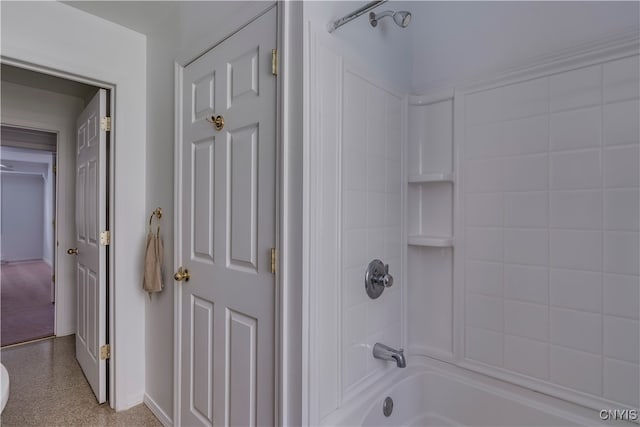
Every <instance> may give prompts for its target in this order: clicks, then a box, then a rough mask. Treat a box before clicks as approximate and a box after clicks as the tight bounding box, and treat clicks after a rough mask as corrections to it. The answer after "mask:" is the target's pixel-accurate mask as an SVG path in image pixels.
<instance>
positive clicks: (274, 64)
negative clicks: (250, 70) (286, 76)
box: [271, 49, 278, 76]
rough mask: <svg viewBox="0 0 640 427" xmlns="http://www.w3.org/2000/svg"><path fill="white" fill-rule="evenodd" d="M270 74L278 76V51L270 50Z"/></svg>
mask: <svg viewBox="0 0 640 427" xmlns="http://www.w3.org/2000/svg"><path fill="white" fill-rule="evenodd" d="M271 74H273V75H274V76H277V75H278V49H271Z"/></svg>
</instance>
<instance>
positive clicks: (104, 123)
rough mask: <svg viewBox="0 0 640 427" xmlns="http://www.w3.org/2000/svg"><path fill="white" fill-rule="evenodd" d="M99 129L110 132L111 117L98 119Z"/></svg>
mask: <svg viewBox="0 0 640 427" xmlns="http://www.w3.org/2000/svg"><path fill="white" fill-rule="evenodd" d="M100 130H101V131H103V132H111V117H103V118H101V119H100Z"/></svg>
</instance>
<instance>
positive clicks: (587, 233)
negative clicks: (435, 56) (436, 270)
mask: <svg viewBox="0 0 640 427" xmlns="http://www.w3.org/2000/svg"><path fill="white" fill-rule="evenodd" d="M639 68H640V60H639V58H638V56H635V57H632V58H625V59H621V60H616V61H612V62H608V63H604V64H598V65H594V66H590V67H586V68H582V69H576V70H572V71H567V72H563V73H560V74H555V75H551V76H548V77H545V78H539V79H535V80H531V81H527V82H524V83H518V84H513V85H509V86H505V87H501V88H496V89H491V90H487V91H483V92H478V93H475V94H471V95H468V96H467V97H466V100H465V101H466V104H465V120H466V124H465V126H466V129H465V143H464V147H463V156H462V158H461V162H462V164H461V167H462V170H463V172H464V175H463V176H464V186H463V189H464V193H465V194H464V195H463V197H464V202H465V212H464V222H465V236H464V242H460V243H461V244H463V245H464V251H465V295H466V297H465V343H464V344H465V347H464V349H465V357H466V358H467V359H471V360H474V361H477V362H481V363H483V364H488V365H492V366H495V367H497V368H501V369H502V370H503V372H504V370H511V371H514V372H517V373H519V374H524V375H528V376H530V377H533V378H537V379H539V380H542V381H545V382H550V383H553V384H557V385H560V386H563V387H568V388H571V389H574V390H577V391H579V392H582V393H588V394H592V395H594V396H599V397H604V398H606V399H610V400H613V401H616V402H619V403H621V404H624V405H631V406H632V407H634V408H637V407H638V406H639V405H640V401H639V400H640V396H639V392H638V390H640V366H639V364H638V363H639V360H640V354H639V353H640V319H639V317H640V277H639V274H640V271H639V269H640V267H639V265H640V262H639V259H640V233H639V231H640V213H639V211H640V207H639V202H640V104H639V99H638V98H639V95H640V84H639V80H640V71H639Z"/></svg>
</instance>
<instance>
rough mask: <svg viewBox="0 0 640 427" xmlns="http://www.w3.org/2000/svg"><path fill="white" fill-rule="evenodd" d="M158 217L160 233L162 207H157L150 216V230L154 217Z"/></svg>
mask: <svg viewBox="0 0 640 427" xmlns="http://www.w3.org/2000/svg"><path fill="white" fill-rule="evenodd" d="M154 216H155V217H156V218H158V219H157V221H158V234H160V218H162V208H156V209H155V210H154V211H153V212H152V213H151V216H150V217H149V231H151V223H152V222H153V217H154Z"/></svg>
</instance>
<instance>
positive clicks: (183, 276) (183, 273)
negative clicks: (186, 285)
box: [173, 267, 191, 282]
mask: <svg viewBox="0 0 640 427" xmlns="http://www.w3.org/2000/svg"><path fill="white" fill-rule="evenodd" d="M173 278H174V279H176V281H178V282H188V281H189V279H190V278H191V274H189V270H187V269H186V268H183V267H180V268H179V269H178V271H176V274H174V275H173Z"/></svg>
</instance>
